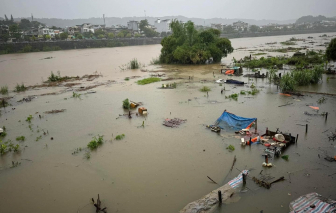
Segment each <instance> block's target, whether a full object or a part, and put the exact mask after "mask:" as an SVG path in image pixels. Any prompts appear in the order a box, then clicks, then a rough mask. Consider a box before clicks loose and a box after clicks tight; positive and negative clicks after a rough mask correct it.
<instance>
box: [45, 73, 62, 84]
mask: <svg viewBox="0 0 336 213" xmlns="http://www.w3.org/2000/svg"><path fill="white" fill-rule="evenodd" d="M60 78H61V76H60V74H59V73H58V75H55V74H54V73H53V71H51V74H50V76H49V77H48V81H49V82H55V81H59V80H60Z"/></svg>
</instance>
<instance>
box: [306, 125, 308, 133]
mask: <svg viewBox="0 0 336 213" xmlns="http://www.w3.org/2000/svg"><path fill="white" fill-rule="evenodd" d="M307 132H308V124H306V133H307Z"/></svg>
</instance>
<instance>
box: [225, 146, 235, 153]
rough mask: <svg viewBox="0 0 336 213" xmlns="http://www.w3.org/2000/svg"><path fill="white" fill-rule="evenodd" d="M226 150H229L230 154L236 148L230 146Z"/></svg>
mask: <svg viewBox="0 0 336 213" xmlns="http://www.w3.org/2000/svg"><path fill="white" fill-rule="evenodd" d="M226 149H228V150H229V151H230V152H232V151H234V150H235V147H234V146H232V145H229V146H228V147H226Z"/></svg>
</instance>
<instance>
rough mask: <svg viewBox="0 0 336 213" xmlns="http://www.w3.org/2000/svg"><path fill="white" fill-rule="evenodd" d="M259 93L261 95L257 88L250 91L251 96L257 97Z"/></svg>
mask: <svg viewBox="0 0 336 213" xmlns="http://www.w3.org/2000/svg"><path fill="white" fill-rule="evenodd" d="M257 93H259V90H258V89H257V88H253V89H252V90H251V91H248V94H249V95H256V94H257Z"/></svg>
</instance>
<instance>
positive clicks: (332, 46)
mask: <svg viewBox="0 0 336 213" xmlns="http://www.w3.org/2000/svg"><path fill="white" fill-rule="evenodd" d="M326 56H327V59H328V60H333V61H336V38H333V39H332V40H331V42H330V43H329V46H328V48H327V51H326Z"/></svg>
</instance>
